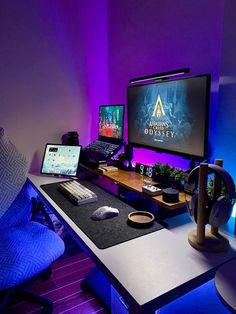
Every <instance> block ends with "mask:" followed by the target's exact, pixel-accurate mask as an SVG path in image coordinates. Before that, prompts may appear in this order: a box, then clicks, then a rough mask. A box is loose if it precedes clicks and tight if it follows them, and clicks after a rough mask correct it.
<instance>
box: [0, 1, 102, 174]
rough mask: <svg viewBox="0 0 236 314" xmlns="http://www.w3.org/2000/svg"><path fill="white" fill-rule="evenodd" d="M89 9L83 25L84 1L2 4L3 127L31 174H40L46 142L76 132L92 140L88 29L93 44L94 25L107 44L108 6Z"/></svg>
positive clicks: (0, 80)
mask: <svg viewBox="0 0 236 314" xmlns="http://www.w3.org/2000/svg"><path fill="white" fill-rule="evenodd" d="M94 4H96V5H95V6H94ZM98 4H99V5H98ZM104 8H105V10H104ZM86 10H87V11H86V12H87V19H86V20H85V19H82V18H81V16H84V1H82V0H79V1H77V0H71V1H66V0H40V1H37V0H21V1H18V0H11V1H9V0H2V1H1V2H0V40H1V48H0V60H1V61H0V73H1V75H0V126H2V127H4V128H5V130H6V132H7V133H8V135H9V136H10V138H11V139H12V142H14V143H15V144H16V146H17V147H18V148H19V149H20V150H21V151H22V152H24V153H25V154H26V155H27V157H28V159H29V160H30V161H31V163H32V165H31V170H38V169H39V166H40V163H41V158H42V153H43V148H44V145H45V143H46V142H57V143H60V142H61V136H62V135H63V134H64V133H66V132H67V131H70V130H71V131H72V130H74V131H78V132H79V134H80V141H81V142H82V143H88V142H89V141H90V137H91V118H92V116H91V110H90V98H91V88H92V86H91V84H89V79H88V78H89V75H90V73H88V68H89V67H88V64H89V62H90V60H91V58H93V54H91V52H90V54H89V55H88V49H90V48H89V47H88V45H87V43H86V41H85V36H86V32H89V30H88V28H90V32H89V33H90V41H91V40H92V41H93V39H92V38H93V36H94V27H95V25H96V29H97V35H98V34H99V36H101V38H102V37H104V38H105V39H106V32H107V28H106V32H105V31H104V25H105V27H106V23H107V21H106V20H104V19H100V15H99V10H101V12H103V15H104V14H105V13H106V1H99V0H94V1H92V0H89V1H86ZM95 10H96V13H97V15H96V16H95V19H94V18H93V19H92V18H91V16H90V14H91V15H92V16H93V15H94V11H95ZM104 12H105V13H104ZM98 21H99V23H100V25H101V31H100V32H99V26H98V25H97V24H98ZM104 32H105V33H104ZM96 45H97V43H96V42H95V44H94V51H93V52H94V54H95V55H96ZM106 48H107V47H105V48H104V49H106ZM100 50H101V49H100ZM106 50H107V49H106ZM100 54H102V53H101V52H100ZM106 57H107V56H106ZM97 62H98V61H97ZM93 64H94V65H96V61H93ZM100 75H101V77H103V73H100ZM104 76H105V78H106V80H107V74H106V73H105V74H104ZM105 89H106V87H104V90H102V91H101V93H102V95H104V93H105V94H106V90H105ZM101 93H100V94H99V93H97V96H98V99H99V97H100V95H101Z"/></svg>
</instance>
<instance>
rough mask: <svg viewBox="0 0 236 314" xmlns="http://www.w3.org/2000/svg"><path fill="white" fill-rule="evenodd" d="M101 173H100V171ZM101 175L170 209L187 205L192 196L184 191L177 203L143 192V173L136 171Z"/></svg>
mask: <svg viewBox="0 0 236 314" xmlns="http://www.w3.org/2000/svg"><path fill="white" fill-rule="evenodd" d="M83 167H84V168H86V169H88V171H90V172H91V171H92V172H93V173H96V174H98V172H97V171H96V170H94V169H91V168H88V167H87V166H83ZM99 174H100V173H99ZM100 175H101V176H104V177H106V178H109V179H110V180H112V181H113V182H115V183H117V184H119V185H121V186H123V187H125V188H128V189H129V190H132V191H134V192H137V193H140V194H142V195H145V197H146V198H148V199H151V200H152V201H154V202H156V203H158V204H159V205H160V206H162V207H165V208H166V209H168V210H174V209H177V208H181V207H183V206H185V202H186V200H188V201H189V200H190V198H191V196H190V195H187V194H186V193H184V192H180V193H179V202H177V203H172V204H171V203H166V202H164V201H163V200H162V195H158V196H149V195H148V194H145V193H143V192H142V186H143V177H144V176H143V175H141V174H139V173H137V172H134V171H125V170H121V169H118V171H114V172H105V173H103V174H100ZM156 183H157V182H155V181H153V184H156Z"/></svg>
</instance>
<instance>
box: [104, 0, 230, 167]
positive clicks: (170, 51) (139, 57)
mask: <svg viewBox="0 0 236 314" xmlns="http://www.w3.org/2000/svg"><path fill="white" fill-rule="evenodd" d="M223 8H224V2H223V1H214V0H210V1H204V0H200V1H197V2H193V1H189V0H183V1H181V2H179V1H172V0H167V1H156V0H149V1H142V0H127V1H124V2H123V1H121V2H119V4H118V3H117V1H115V0H111V1H109V3H108V17H109V32H108V34H109V73H108V75H109V99H110V102H120V103H126V86H127V85H128V81H129V79H130V78H133V77H139V76H144V75H150V74H154V73H159V72H162V71H163V72H165V71H170V70H172V69H179V68H183V67H190V70H191V72H190V75H197V74H203V73H210V74H211V76H212V81H213V86H214V90H212V94H211V108H212V109H211V122H210V136H209V137H210V142H211V143H210V144H211V146H212V145H214V142H215V139H214V131H215V130H214V128H215V115H216V113H217V96H218V93H217V91H218V78H219V59H220V48H221V36H222V29H223ZM202 12H204V14H202ZM216 16H217V19H216V18H215V17H216ZM125 132H126V133H125V134H126V140H127V138H128V137H127V128H126V130H125ZM134 160H135V161H139V162H142V163H147V164H153V163H154V162H157V161H160V162H168V163H170V164H172V165H173V166H179V167H183V168H186V167H188V163H189V161H187V160H185V159H183V158H181V157H177V156H174V155H173V156H172V155H168V154H158V153H156V152H153V151H148V150H146V149H137V150H135V154H134Z"/></svg>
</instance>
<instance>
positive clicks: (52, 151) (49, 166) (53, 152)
mask: <svg viewBox="0 0 236 314" xmlns="http://www.w3.org/2000/svg"><path fill="white" fill-rule="evenodd" d="M80 152H81V146H80V145H79V146H70V145H61V144H46V147H45V151H44V156H43V161H42V167H41V173H42V174H52V175H62V176H63V175H64V176H76V174H77V169H78V166H79V157H80Z"/></svg>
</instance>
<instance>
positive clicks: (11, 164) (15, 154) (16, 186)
mask: <svg viewBox="0 0 236 314" xmlns="http://www.w3.org/2000/svg"><path fill="white" fill-rule="evenodd" d="M27 173H28V162H27V159H26V157H25V156H24V155H23V154H21V153H20V152H19V151H18V149H17V148H16V147H15V145H13V144H12V143H11V141H10V140H9V139H8V137H7V136H6V134H5V132H4V129H3V128H0V218H1V217H2V216H3V214H4V213H5V212H6V210H7V209H8V208H9V206H10V205H11V204H12V202H13V201H14V199H15V198H16V196H17V195H18V193H19V192H20V190H21V188H22V187H23V185H24V183H25V181H26V178H27Z"/></svg>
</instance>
